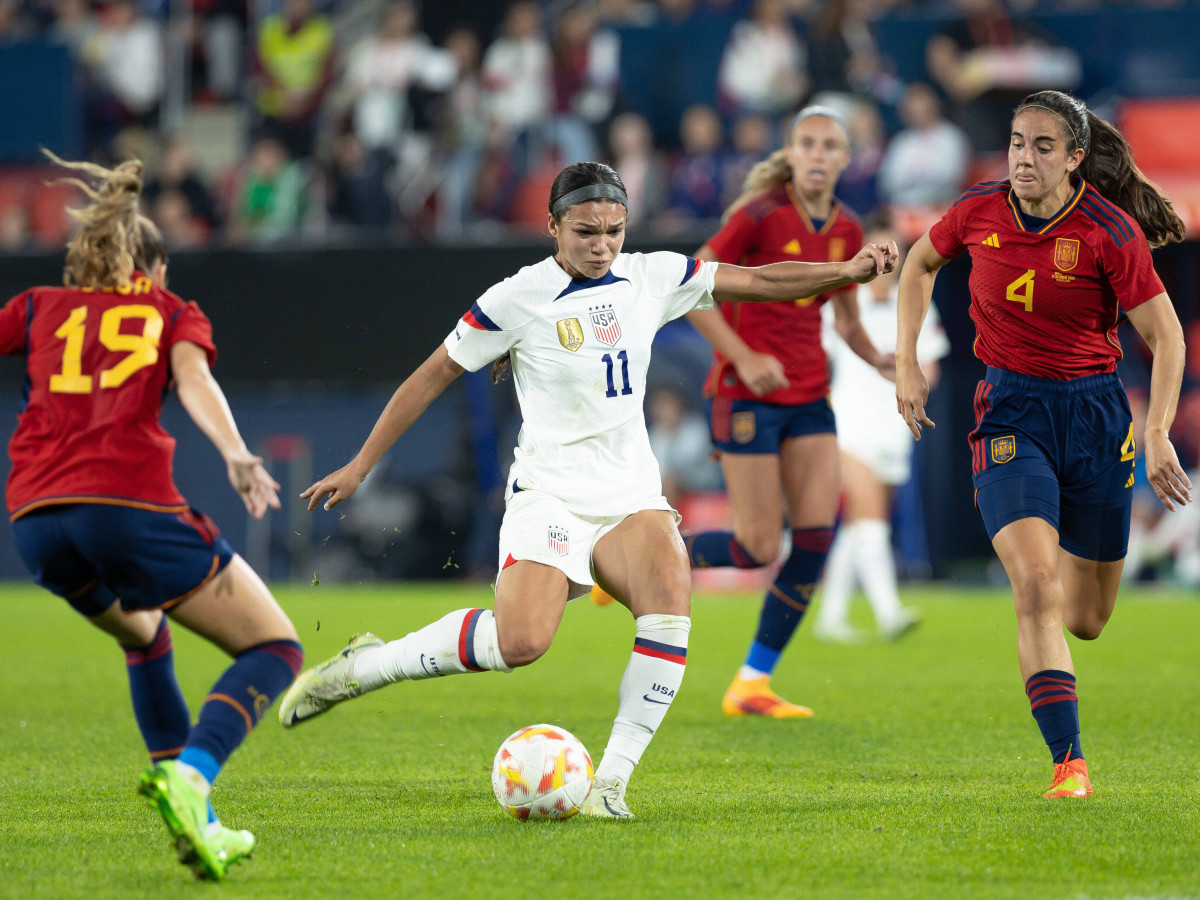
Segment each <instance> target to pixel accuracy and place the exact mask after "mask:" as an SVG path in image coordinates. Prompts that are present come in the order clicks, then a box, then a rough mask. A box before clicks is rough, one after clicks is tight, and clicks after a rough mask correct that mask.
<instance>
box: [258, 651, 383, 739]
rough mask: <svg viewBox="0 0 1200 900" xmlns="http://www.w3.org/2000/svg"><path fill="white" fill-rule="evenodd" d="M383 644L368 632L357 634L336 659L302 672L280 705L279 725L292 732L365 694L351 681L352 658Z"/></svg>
mask: <svg viewBox="0 0 1200 900" xmlns="http://www.w3.org/2000/svg"><path fill="white" fill-rule="evenodd" d="M383 643H384V642H383V640H382V639H380V638H377V637H376V636H375V635H373V634H371V633H370V632H364V633H363V634H356V635H354V637H352V638H350V643H348V644H347V645H346V646H345V647H343V648H342V651H341V652H340V653H339V654H338V655H337V656H334V657H331V658H329V659H327V660H325V662H323V663H320V664H319V665H316V666H313V667H312V668H311V669H308V670H307V671H304V672H301V673H300V675H299V677H297V678H296V680H295V682H293V683H292V686H291V687H290V688H288V691H287V693H286V694H284V695H283V699H282V700H280V701H279V724H280V725H282V726H283V727H284V728H291V727H292V726H293V725H297V724H299V723H300V722H303V721H305V720H306V719H311V718H312V717H313V716H317V715H320V714H321V713H323V712H325V710H327V709H329V708H330V707H331V706H333V705H334V704H335V703H340V702H341V701H343V700H349V699H351V698H353V697H357V696H359V695H360V694H362V693H364V691H363V690H362V689H361V688H360V687H359V686H358V682H357V681H356V680H355V679H354V657H355V656H357V655H358V654H359V653H361V652H362V651H363V650H366V649H368V648H369V647H382V646H383Z"/></svg>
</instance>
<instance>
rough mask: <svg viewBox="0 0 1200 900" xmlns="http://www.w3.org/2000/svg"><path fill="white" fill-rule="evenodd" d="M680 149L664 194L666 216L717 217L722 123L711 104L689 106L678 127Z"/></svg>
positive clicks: (722, 159) (722, 191) (722, 157)
mask: <svg viewBox="0 0 1200 900" xmlns="http://www.w3.org/2000/svg"><path fill="white" fill-rule="evenodd" d="M679 137H680V141H681V142H682V144H683V152H682V153H681V154H680V156H679V158H678V159H676V160H675V164H674V166H672V169H671V187H670V195H669V197H668V209H669V212H670V215H671V216H672V217H674V218H676V219H683V220H689V219H693V220H694V219H701V220H703V219H717V218H719V217H720V215H721V210H722V209H724V207H723V206H722V205H721V203H722V199H723V198H724V196H725V185H723V184H722V183H721V175H722V173H723V169H724V163H725V156H726V154H725V151H724V149H723V145H724V141H725V131H724V126H722V124H721V117H720V116H718V115H717V111H716V110H715V109H713V108H712V107H711V106H703V105H696V106H689V107H688V108H687V109H686V110H684V113H683V120H682V122H681V123H680V129H679Z"/></svg>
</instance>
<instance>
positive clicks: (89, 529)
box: [12, 503, 233, 617]
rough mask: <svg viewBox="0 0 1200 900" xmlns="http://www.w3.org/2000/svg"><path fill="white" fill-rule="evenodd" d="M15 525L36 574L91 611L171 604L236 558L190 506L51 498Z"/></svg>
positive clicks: (47, 585) (79, 607)
mask: <svg viewBox="0 0 1200 900" xmlns="http://www.w3.org/2000/svg"><path fill="white" fill-rule="evenodd" d="M12 528H13V537H14V538H15V540H16V545H17V552H19V553H20V554H21V559H22V560H24V561H25V565H26V567H27V568H28V569H29V571H30V572H31V573H32V574H33V580H34V581H36V582H37V583H38V584H40V585H41V586H42V587H44V588H46V589H47V590H49V591H52V592H53V593H55V594H58V595H59V596H60V597H62V598H64V599H65V600H66V601H67V602H68V603H70V604H71V606H72V607H74V608H75V610H76V611H78V612H80V613H82V614H83V615H85V616H88V617H91V616H98V615H100V613H102V612H104V611H105V610H106V609H108V608H109V607H110V606H112V604H113V602H114V601H116V600H120V601H121V608H122V609H124V610H126V611H132V610H135V609H158V608H163V607H168V606H173V605H174V604H176V603H179V602H180V601H182V600H186V599H187V598H188V597H189V596H191V595H192V594H193V593H195V592H196V591H197V590H198V589H200V588H201V587H203V586H204V585H205V584H207V583H208V582H209V581H210V580H212V578H213V577H214V576H215V575H216V574H217V573H218V572H220V571H221V570H222V569H223V568H225V566H226V565H228V564H229V561H230V560H231V559H232V558H233V548H231V547H230V546H229V544H228V543H227V542H226V541H225V539H224V538H223V537H221V532H220V531H219V530H218V529H217V526H216V525H214V524H213V522H212V520H211V519H210V518H208V516H205V515H203V514H201V513H199V512H196V510H194V509H193V510H188V511H187V512H182V513H173V512H157V511H152V510H146V509H137V508H135V507H131V506H115V505H108V504H102V503H73V504H63V505H61V506H59V505H51V506H43V507H41V508H40V509H36V510H34V511H33V512H30V513H26V514H25V515H23V516H21V518H19V519H17V520H16V521H15V522H13V523H12Z"/></svg>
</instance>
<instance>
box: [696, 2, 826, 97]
mask: <svg viewBox="0 0 1200 900" xmlns="http://www.w3.org/2000/svg"><path fill="white" fill-rule="evenodd" d="M807 62H808V51H807V49H806V48H805V46H804V44H803V42H802V41H801V40H800V37H799V35H797V34H796V30H795V29H794V28H793V27H792V23H791V22H790V21H789V20H788V14H787V7H786V6H785V5H784V0H755V3H754V7H753V11H752V14H751V17H750V18H749V19H745V20H743V21H741V22H738V23H737V24H736V25H734V27H733V31H732V32H731V33H730V35H729V42H728V43H727V44H726V45H725V52H724V53H723V54H722V56H721V65H720V68H719V69H718V71H717V84H718V87H719V89H720V93H721V98H722V101H723V102H724V103H725V104H726V105H727V106H728V110H727V111H728V112H729V113H730V114H731V115H733V116H742V115H749V114H761V115H766V116H770V117H771V118H773V119H774V118H778V117H779V116H783V115H786V114H787V113H788V112H790V111H791V110H792V109H793V108H795V106H796V104H797V103H798V102H799V101H800V99H801V97H803V96H804V94H805V92H806V91H807V89H808V74H807V72H806V71H805V66H806V64H807Z"/></svg>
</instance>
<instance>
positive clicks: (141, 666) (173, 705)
mask: <svg viewBox="0 0 1200 900" xmlns="http://www.w3.org/2000/svg"><path fill="white" fill-rule="evenodd" d="M121 649H123V650H124V651H125V668H126V671H127V672H128V673H129V695H130V697H132V698H133V716H134V718H135V719H137V724H138V730H139V731H141V733H142V740H143V741H144V742H145V744H146V750H147V751H149V753H150V759H152V760H154V761H155V762H157V761H158V760H160V759H174V758H175V757H176V756H178V755H179V751H180V750H182V749H183V745H184V744H186V743H187V739H188V733H189V732H190V731H191V729H192V720H191V715H190V714H189V713H188V708H187V701H186V700H184V699H183V692H182V691H180V690H179V682H178V681H177V680H176V679H175V653H174V651H173V650H172V644H171V629H170V627H169V626H168V624H167V617H166V616H163V619H162V623H161V624H160V625H159V626H158V631H157V632H156V633H155V635H154V640H152V641H151V642H150V643H149V644H147V645H146V646H145V647H130V646H128V645H126V644H122V645H121Z"/></svg>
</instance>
